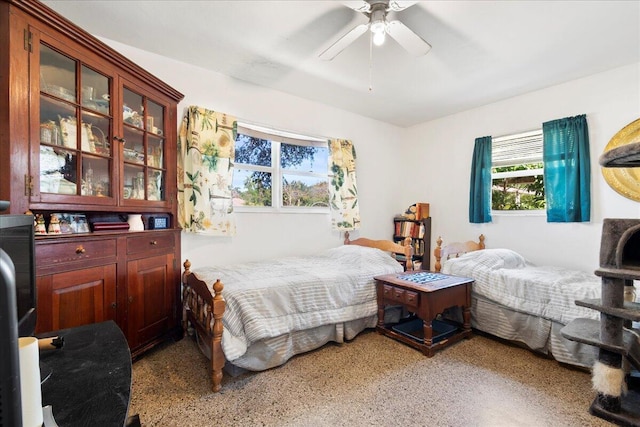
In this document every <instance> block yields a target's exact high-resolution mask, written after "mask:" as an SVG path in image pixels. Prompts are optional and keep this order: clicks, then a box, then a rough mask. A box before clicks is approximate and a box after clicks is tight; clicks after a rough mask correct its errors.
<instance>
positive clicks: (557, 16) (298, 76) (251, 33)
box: [43, 0, 640, 126]
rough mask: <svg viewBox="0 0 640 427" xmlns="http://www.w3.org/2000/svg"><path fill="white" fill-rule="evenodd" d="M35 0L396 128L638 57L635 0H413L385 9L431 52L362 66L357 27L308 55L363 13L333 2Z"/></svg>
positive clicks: (639, 22) (639, 13) (378, 53)
mask: <svg viewBox="0 0 640 427" xmlns="http://www.w3.org/2000/svg"><path fill="white" fill-rule="evenodd" d="M43 3H45V4H46V5H48V6H49V7H51V8H52V9H54V10H56V11H57V12H59V13H60V14H62V15H63V16H65V17H66V18H68V19H69V20H70V21H72V22H74V23H76V24H77V25H79V26H80V27H82V28H84V29H85V30H87V31H88V32H90V33H92V34H94V35H97V36H100V37H105V38H107V39H111V40H114V41H118V42H121V43H124V44H127V45H130V46H133V47H136V48H140V49H143V50H146V51H149V52H154V53H157V54H160V55H163V56H166V57H170V58H174V59H177V60H180V61H183V62H186V63H190V64H194V65H197V66H200V67H203V68H207V69H210V70H213V71H216V72H220V73H223V74H226V75H228V76H232V77H235V78H238V79H241V80H245V81H248V82H251V83H255V84H257V85H261V86H266V87H270V88H273V89H277V90H280V91H283V92H287V93H290V94H293V95H296V96H299V97H302V98H306V99H310V100H314V101H318V102H321V103H324V104H328V105H332V106H335V107H338V108H341V109H344V110H348V111H352V112H355V113H358V114H361V115H363V116H367V117H371V118H374V119H378V120H381V121H385V122H388V123H392V124H395V125H398V126H411V125H414V124H417V123H422V122H425V121H428V120H432V119H434V118H438V117H442V116H446V115H449V114H453V113H456V112H459V111H464V110H468V109H471V108H474V107H478V106H480V105H484V104H488V103H491V102H495V101H499V100H502V99H506V98H510V97H513V96H517V95H520V94H523V93H526V92H530V91H533V90H537V89H541V88H544V87H548V86H552V85H556V84H559V83H562V82H565V81H569V80H573V79H576V78H580V77H583V76H587V75H590V74H594V73H598V72H601V71H605V70H608V69H612V68H616V67H619V66H623V65H627V64H631V63H634V62H640V1H424V2H419V3H418V4H416V5H414V6H411V7H409V8H408V9H406V10H404V11H401V12H398V13H396V14H395V17H396V18H398V19H400V20H401V21H402V22H404V23H405V24H406V25H407V26H408V27H409V28H411V29H412V30H413V31H414V32H415V33H417V34H418V35H419V36H421V37H422V38H423V39H425V40H426V41H428V42H429V43H430V44H431V45H432V46H433V48H432V49H431V51H430V52H429V53H428V54H427V55H425V56H422V57H418V58H416V57H412V56H411V55H410V54H408V53H407V52H406V51H404V50H403V49H402V48H401V47H400V46H399V45H398V44H397V43H395V41H393V40H392V39H390V38H389V37H387V41H386V42H385V44H384V45H383V46H381V47H375V46H374V49H373V52H372V62H371V66H370V59H369V37H368V34H367V35H363V36H362V37H360V38H359V39H358V40H356V41H355V42H354V43H353V44H352V45H351V46H349V47H348V48H347V49H345V50H344V51H343V52H342V53H341V54H340V55H338V56H337V57H336V58H335V59H334V60H333V61H323V60H321V59H319V58H318V54H320V53H321V52H323V51H324V50H325V49H326V48H327V47H329V46H330V45H331V44H332V43H333V42H335V41H336V40H337V39H338V38H339V37H341V36H342V35H343V34H345V33H346V32H347V31H349V30H350V29H351V28H353V27H354V26H355V25H357V24H361V23H366V22H368V19H367V18H366V17H365V16H364V15H363V14H361V13H358V12H355V11H353V10H351V9H349V8H347V7H346V6H344V4H342V3H341V2H339V1H309V0H308V1H169V0H164V1H122V0H45V1H43ZM390 17H391V18H393V16H391V15H390ZM151 71H153V70H151ZM370 76H371V83H372V90H371V91H370V90H369V84H370ZM639 78H640V77H639ZM176 89H178V90H180V88H179V87H176ZM632 95H633V96H638V94H632Z"/></svg>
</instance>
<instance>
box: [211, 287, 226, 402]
mask: <svg viewBox="0 0 640 427" xmlns="http://www.w3.org/2000/svg"><path fill="white" fill-rule="evenodd" d="M222 288H223V286H222V282H220V279H218V280H216V283H214V284H213V292H214V296H213V307H211V308H212V310H213V334H212V337H211V368H212V373H211V379H212V380H213V391H214V392H217V391H220V388H221V387H222V386H221V383H222V368H224V362H225V358H224V353H223V352H222V315H223V314H224V309H225V303H224V300H223V299H222Z"/></svg>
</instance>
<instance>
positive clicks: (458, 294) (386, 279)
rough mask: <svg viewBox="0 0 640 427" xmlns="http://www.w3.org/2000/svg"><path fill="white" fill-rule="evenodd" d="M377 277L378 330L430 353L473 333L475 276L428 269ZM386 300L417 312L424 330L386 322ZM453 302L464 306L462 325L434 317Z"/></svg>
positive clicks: (387, 302)
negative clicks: (411, 330) (412, 330)
mask: <svg viewBox="0 0 640 427" xmlns="http://www.w3.org/2000/svg"><path fill="white" fill-rule="evenodd" d="M375 279H376V290H377V299H378V325H377V327H376V330H377V331H378V332H379V333H381V334H383V335H387V336H389V337H391V338H394V339H396V340H398V341H401V342H403V343H405V344H408V345H410V346H412V347H414V348H417V349H419V350H421V351H422V352H423V353H424V354H425V355H426V356H429V357H431V356H433V355H434V354H435V352H436V351H437V350H439V349H441V348H443V347H445V346H447V345H450V344H453V343H455V342H457V341H459V340H461V339H462V338H466V337H469V336H471V313H470V311H469V309H470V307H471V285H472V284H473V279H470V278H467V277H456V276H449V275H446V274H442V273H432V272H427V271H407V272H404V273H396V274H386V275H384V276H376V277H375ZM387 304H392V305H402V306H404V307H405V308H406V309H407V310H408V311H409V312H411V313H414V314H415V316H416V317H417V319H420V320H422V331H421V332H422V334H411V333H406V332H402V330H401V328H399V327H398V325H393V326H391V325H385V323H384V308H385V305H387ZM454 306H459V307H460V308H461V309H462V313H463V319H464V320H463V324H462V325H454V327H453V328H451V327H450V325H449V324H446V325H444V324H441V323H438V321H436V320H435V318H436V316H437V315H438V314H441V313H442V312H443V311H444V310H445V309H447V308H450V307H454ZM414 321H415V320H414ZM434 322H436V323H435V324H434ZM434 325H435V326H436V328H434ZM443 325H444V326H446V328H445V330H444V331H443V330H440V327H441V326H443ZM434 330H435V332H436V333H435V334H434ZM419 332H420V331H419ZM412 335H413V336H412Z"/></svg>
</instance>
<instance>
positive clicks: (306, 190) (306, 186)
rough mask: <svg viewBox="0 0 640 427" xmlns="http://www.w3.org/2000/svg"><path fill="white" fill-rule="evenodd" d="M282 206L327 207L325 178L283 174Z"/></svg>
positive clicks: (327, 198) (327, 192)
mask: <svg viewBox="0 0 640 427" xmlns="http://www.w3.org/2000/svg"><path fill="white" fill-rule="evenodd" d="M282 206H305V207H318V206H320V207H328V206H329V187H328V183H327V178H319V177H312V176H300V175H293V174H284V175H283V177H282Z"/></svg>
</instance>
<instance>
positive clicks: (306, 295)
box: [182, 233, 413, 392]
mask: <svg viewBox="0 0 640 427" xmlns="http://www.w3.org/2000/svg"><path fill="white" fill-rule="evenodd" d="M408 240H410V239H408ZM397 255H402V256H403V257H404V259H408V260H411V258H412V255H413V249H412V247H411V245H410V244H408V242H406V241H405V242H403V244H397V243H394V242H392V241H388V240H371V239H366V238H360V239H356V240H353V241H351V240H349V235H348V233H345V242H344V245H341V246H339V247H336V248H331V249H328V250H325V251H322V252H320V253H318V254H316V255H313V256H296V257H287V258H280V259H274V260H269V261H260V262H250V263H239V264H235V265H229V266H201V267H199V268H197V269H195V270H193V271H192V269H191V263H190V262H189V261H188V260H186V261H185V262H184V267H185V270H184V273H183V275H182V282H183V294H182V300H183V301H182V303H183V327H184V328H185V331H187V329H189V328H193V331H194V333H195V335H196V338H197V340H198V343H199V345H200V348H201V350H202V351H203V353H204V354H205V355H206V356H207V357H208V358H210V360H211V373H212V381H213V391H214V392H217V391H219V390H220V388H221V382H222V376H223V367H224V366H225V363H231V364H232V365H233V366H234V367H237V368H242V369H244V370H251V371H261V370H265V369H270V368H273V367H276V366H279V365H282V364H284V363H285V362H286V361H287V360H289V359H290V358H291V357H293V356H294V355H296V354H300V353H304V352H307V351H310V350H314V349H316V348H319V347H321V346H322V345H324V344H326V343H327V342H330V341H334V342H338V343H342V342H344V341H345V340H351V339H353V338H354V337H355V336H356V335H357V334H358V333H360V332H361V331H363V330H364V329H366V328H374V327H375V326H376V322H377V303H376V292H375V280H374V279H373V277H374V276H377V275H381V274H390V273H395V272H402V271H403V270H404V269H403V267H402V266H401V264H400V263H399V262H398V260H396V256H397Z"/></svg>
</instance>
